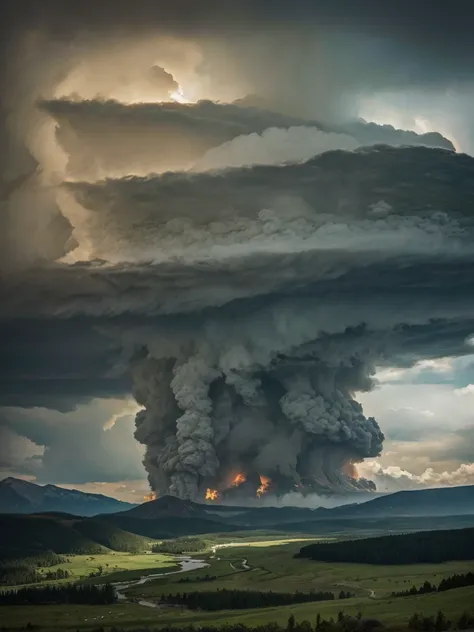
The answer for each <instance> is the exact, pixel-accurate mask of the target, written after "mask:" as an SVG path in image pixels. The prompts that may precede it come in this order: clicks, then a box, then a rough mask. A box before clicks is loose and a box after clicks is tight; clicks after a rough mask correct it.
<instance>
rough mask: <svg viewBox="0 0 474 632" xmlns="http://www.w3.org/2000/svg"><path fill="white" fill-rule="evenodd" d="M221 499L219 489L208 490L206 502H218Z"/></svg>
mask: <svg viewBox="0 0 474 632" xmlns="http://www.w3.org/2000/svg"><path fill="white" fill-rule="evenodd" d="M218 498H219V492H218V491H217V489H210V488H209V487H208V488H207V489H206V500H217V499H218Z"/></svg>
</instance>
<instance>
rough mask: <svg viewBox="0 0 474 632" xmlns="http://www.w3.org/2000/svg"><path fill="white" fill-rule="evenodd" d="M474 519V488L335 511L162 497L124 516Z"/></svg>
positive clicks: (239, 521)
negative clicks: (472, 517)
mask: <svg viewBox="0 0 474 632" xmlns="http://www.w3.org/2000/svg"><path fill="white" fill-rule="evenodd" d="M470 514H473V515H474V485H467V486H463V487H441V488H435V489H420V490H410V491H401V492H395V493H393V494H386V495H383V496H377V497H375V498H373V499H371V500H366V501H365V502H360V503H354V504H349V505H342V506H339V507H334V508H332V509H324V508H316V509H310V508H302V507H289V506H288V507H286V506H280V507H278V506H276V507H245V506H231V505H219V504H213V503H196V502H193V501H191V500H182V499H180V498H176V497H175V496H161V497H160V498H157V499H156V500H152V501H150V502H147V503H144V504H142V505H138V506H136V507H134V508H133V509H130V510H128V511H124V512H122V513H121V514H120V515H121V516H123V517H129V518H139V519H146V520H150V519H157V518H164V517H171V516H172V517H176V518H178V517H182V518H198V517H199V518H204V519H208V520H213V521H217V522H222V523H224V524H234V525H241V526H247V527H249V526H255V525H257V524H260V525H266V524H280V525H281V524H284V523H291V522H302V521H304V520H308V521H314V520H326V519H339V518H345V517H347V518H359V517H360V518H373V517H386V516H400V517H405V516H407V517H419V516H447V515H451V516H454V515H470Z"/></svg>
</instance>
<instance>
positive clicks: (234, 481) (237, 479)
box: [231, 472, 247, 487]
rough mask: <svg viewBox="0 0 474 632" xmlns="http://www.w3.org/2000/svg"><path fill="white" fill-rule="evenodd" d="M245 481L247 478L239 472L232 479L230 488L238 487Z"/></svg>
mask: <svg viewBox="0 0 474 632" xmlns="http://www.w3.org/2000/svg"><path fill="white" fill-rule="evenodd" d="M246 480H247V477H246V476H245V474H242V472H239V474H237V475H236V476H234V478H233V479H232V483H231V487H238V486H239V485H242V483H245V481H246Z"/></svg>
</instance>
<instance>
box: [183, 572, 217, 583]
mask: <svg viewBox="0 0 474 632" xmlns="http://www.w3.org/2000/svg"><path fill="white" fill-rule="evenodd" d="M215 579H217V575H209V573H206V574H205V575H203V576H202V577H181V579H178V581H177V582H176V583H177V584H196V583H197V582H213V581H214V580H215Z"/></svg>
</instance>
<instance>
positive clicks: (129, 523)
mask: <svg viewBox="0 0 474 632" xmlns="http://www.w3.org/2000/svg"><path fill="white" fill-rule="evenodd" d="M0 513H3V514H4V515H1V516H0V531H1V532H2V535H6V536H7V537H6V539H5V538H4V541H5V545H3V546H2V547H0V558H1V556H2V550H3V554H10V555H11V554H12V551H13V552H14V553H15V555H17V554H18V555H19V552H21V553H22V555H26V554H32V553H33V552H35V553H38V552H40V551H48V550H53V551H54V552H56V553H78V552H81V553H88V554H89V553H91V554H92V553H97V552H100V551H104V550H110V549H111V550H120V551H137V550H144V549H146V548H147V547H148V546H149V542H150V540H156V539H159V540H161V539H167V538H177V537H180V536H197V535H203V534H232V536H231V537H232V538H239V537H240V536H241V535H242V532H244V533H249V531H257V530H258V531H260V535H263V534H264V532H271V533H272V534H276V533H278V534H283V533H285V534H290V533H293V534H306V535H318V536H328V535H343V534H344V535H347V534H349V535H358V536H367V535H377V534H379V535H386V534H389V533H402V532H410V531H412V532H413V531H423V530H424V531H429V530H439V529H458V528H463V527H474V485H473V486H466V487H454V488H442V489H424V490H416V491H403V492H397V493H395V494H387V495H385V496H379V497H376V498H374V499H373V500H370V501H367V502H363V503H360V504H352V505H345V506H342V507H336V508H333V509H322V508H318V509H309V508H298V507H244V506H226V505H216V504H211V503H209V504H205V503H195V502H193V501H191V500H182V499H179V498H176V497H174V496H162V497H160V498H158V499H157V500H153V501H150V502H146V503H143V504H141V505H135V506H134V505H130V504H128V503H123V502H120V501H118V500H115V499H112V498H107V497H106V496H101V495H98V494H85V493H83V492H78V491H74V490H65V489H62V488H60V487H56V486H54V485H45V486H39V485H35V484H34V483H29V482H26V481H21V480H18V479H12V478H10V479H6V480H4V481H2V482H1V483H0ZM99 513H100V514H101V515H96V514H99ZM22 514H23V515H22ZM25 514H28V515H25ZM92 516H93V517H92ZM239 532H241V533H240V534H239ZM6 549H8V551H7V550H6Z"/></svg>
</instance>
